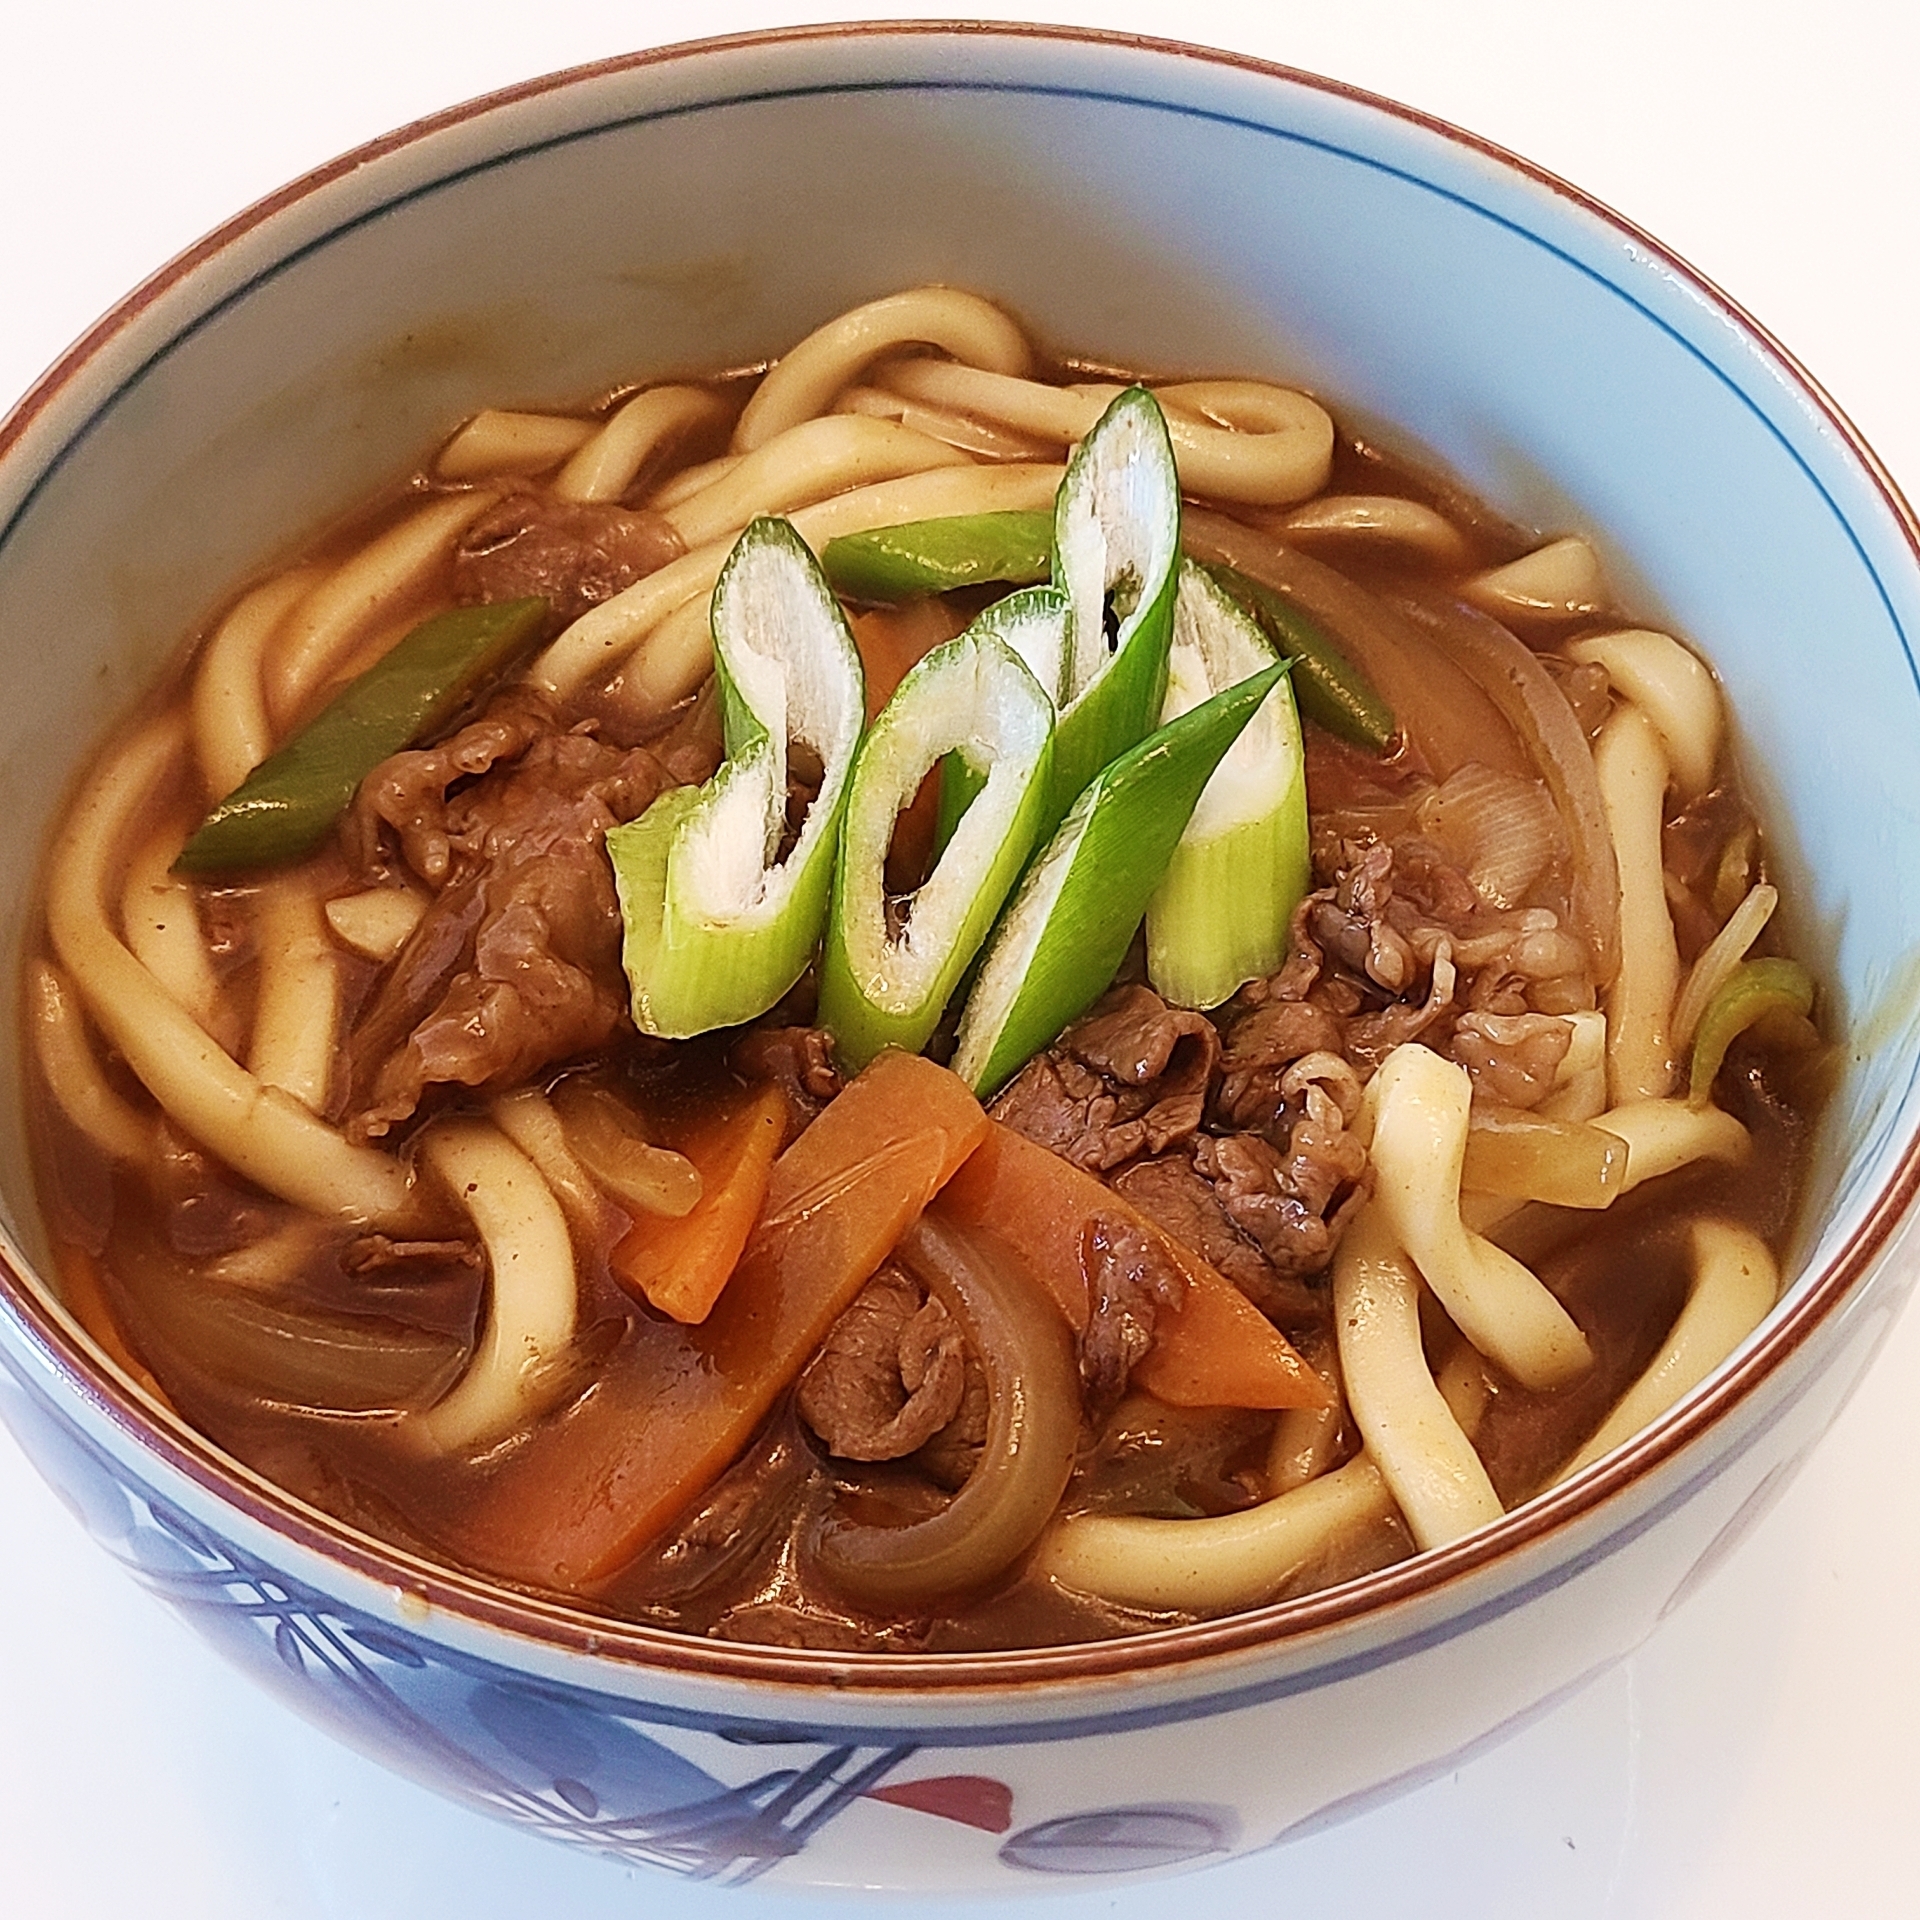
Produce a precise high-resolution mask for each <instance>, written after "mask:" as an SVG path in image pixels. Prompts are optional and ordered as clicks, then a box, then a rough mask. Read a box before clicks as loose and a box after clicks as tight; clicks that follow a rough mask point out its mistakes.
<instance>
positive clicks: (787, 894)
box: [607, 519, 866, 1039]
mask: <svg viewBox="0 0 1920 1920" xmlns="http://www.w3.org/2000/svg"><path fill="white" fill-rule="evenodd" d="M712 618H713V655H714V676H715V679H716V681H717V683H718V686H719V690H720V703H721V715H722V722H723V725H724V728H725V733H726V747H727V757H726V759H725V761H724V762H722V764H721V767H720V770H719V771H718V772H717V773H716V774H715V775H714V776H713V778H712V779H711V780H709V781H708V782H707V783H706V785H705V786H703V787H697V788H696V787H680V788H676V789H675V790H674V791H672V792H670V793H666V794H663V795H662V796H661V797H660V798H659V799H658V800H656V801H655V802H654V803H653V805H652V806H651V807H649V808H648V809H647V811H646V812H645V813H644V814H642V815H641V816H640V818H639V819H638V820H635V821H634V822H632V823H631V824H630V825H628V826H624V827H616V828H614V829H613V831H612V832H610V833H609V834H608V835H607V852H608V854H609V855H610V856H611V858H612V861H613V872H614V881H615V884H616V886H617V888H618V890H619V895H620V912H621V917H622V919H623V920H624V922H625V927H626V939H625V946H624V951H623V954H622V958H623V960H624V962H625V965H626V969H627V980H628V983H629V985H630V986H631V987H632V990H633V1018H634V1023H635V1024H636V1025H637V1026H638V1027H639V1028H640V1029H641V1031H642V1032H644V1033H653V1034H662V1035H665V1036H667V1037H669V1038H674V1039H684V1038H686V1037H687V1036H689V1035H692V1034H696V1033H706V1032H709V1031H710V1030H711V1029H713V1028H715V1027H731V1026H738V1025H739V1024H740V1023H741V1022H742V1021H745V1020H751V1019H753V1018H755V1017H756V1016H757V1015H759V1014H762V1013H764V1012H766V1010H767V1009H768V1008H769V1007H771V1006H772V1005H773V1004H774V1003H775V1002H776V1001H777V1000H778V999H779V998H780V997H781V996H782V995H783V994H784V993H786V992H787V990H788V989H789V988H790V987H791V986H792V985H793V984H794V982H795V981H796V980H798V979H799V978H800V976H801V974H802V973H804V972H805V971H806V967H807V963H808V961H809V960H811V959H812V957H813V953H814V949H815V947H816V946H817V945H818V944H819V940H820V934H821V929H822V927H823V925H824V924H825V921H826V917H827V898H828V889H829V887H830V884H831V882H832V878H833V862H834V854H835V851H836V848H837V845H838V842H839V836H840V817H841V813H842V811H843V808H844V805H845V800H846V790H847V780H848V775H849V772H850V770H851V767H852V763H853V754H854V749H855V747H856V746H857V745H858V744H859V740H860V733H861V727H862V722H863V717H864V715H865V712H866V692H865V682H864V679H863V677H862V674H861V670H860V656H859V653H858V652H857V651H856V649H855V647H854V644H853V636H852V634H850V633H849V632H848V630H847V623H846V618H845V616H844V615H843V614H842V613H841V611H840V604H839V602H838V601H837V600H835V598H834V597H833V592H832V590H831V589H830V588H829V587H828V585H827V583H826V580H825V578H824V577H823V576H822V574H821V572H820V568H819V565H818V563H817V562H816V561H815V560H814V557H813V555H812V554H811V553H810V552H809V551H808V549H807V546H806V543H805V542H804V541H803V540H802V539H801V538H800V536H799V534H797V533H796V532H795V531H794V530H793V528H792V526H791V525H789V524H788V522H786V521H785V520H767V519H762V520H756V521H754V523H753V524H752V525H751V526H750V527H748V528H747V530H746V532H745V533H743V534H742V535H741V536H740V539H739V541H738V543H737V544H736V545H735V547H734V549H733V552H732V553H731V554H730V555H729V556H728V558H727V563H726V565H725V567H724V568H723V569H722V570H721V573H720V578H719V580H718V581H717V582H716V584H715V586H714V590H713V615H712ZM794 742H797V743H799V744H800V745H801V746H803V747H804V748H806V749H807V750H808V751H809V752H810V753H811V755H812V756H814V757H815V758H816V759H817V760H818V762H819V764H820V767H821V779H820V786H819V790H818V791H817V793H816V794H815V795H814V797H813V801H812V803H811V804H810V805H809V807H808V808H807V811H806V816H805V818H804V820H803V821H802V822H801V825H800V830H799V833H798V836H797V837H796V838H795V840H794V843H793V845H792V847H791V848H790V849H789V850H788V852H787V853H786V854H785V856H784V857H782V855H781V851H780V849H781V842H782V840H783V838H784V837H785V835H786V831H787V787H788V749H789V745H790V743H794Z"/></svg>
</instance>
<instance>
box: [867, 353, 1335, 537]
mask: <svg viewBox="0 0 1920 1920" xmlns="http://www.w3.org/2000/svg"><path fill="white" fill-rule="evenodd" d="M876 384H877V385H879V386H881V387H884V388H886V389H887V390H888V391H889V392H893V393H899V394H903V395H905V396H906V397H907V398H909V399H913V400H922V401H925V402H927V403H928V404H930V405H933V406H939V407H948V408H952V409H954V410H956V411H958V412H962V413H972V414H976V415H978V416H979V417H980V418H981V419H984V420H991V421H997V422H998V423H1000V424H1001V425H1003V426H1007V427H1011V428H1012V429H1014V430H1015V431H1016V432H1019V433H1027V434H1032V435H1034V436H1035V437H1036V438H1038V439H1042V440H1049V441H1052V442H1053V443H1054V444H1056V445H1058V446H1063V447H1064V446H1068V445H1071V444H1072V443H1073V442H1075V441H1077V440H1080V439H1082V438H1084V437H1085V435H1086V434H1087V432H1088V431H1089V430H1090V429H1091V428H1092V426H1093V424H1094V422H1095V421H1097V420H1098V419H1099V418H1100V416H1101V414H1103V413H1104V412H1105V411H1106V410H1107V406H1108V404H1109V403H1110V402H1111V401H1112V400H1113V398H1114V396H1115V395H1116V394H1118V393H1119V392H1120V388H1119V387H1117V386H1114V385H1112V384H1110V383H1105V382H1094V383H1090V384H1088V385H1085V386H1074V387H1054V386H1049V385H1047V384H1046V383H1045V382H1044V381H1039V380H1021V379H1014V378H1011V377H1009V376H1007V375H1004V374H997V373H988V372H983V371H981V370H979V369H977V368H974V367H962V366H955V365H954V364H952V363H951V362H949V361H943V360H904V361H901V362H900V363H899V364H898V365H897V366H891V367H886V368H883V369H882V370H881V372H880V373H879V375H878V376H877V377H876ZM1155 391H1156V393H1157V394H1158V395H1159V396H1160V397H1161V398H1162V399H1163V400H1164V401H1165V402H1166V403H1167V404H1166V407H1165V412H1166V416H1167V433H1168V436H1169V438H1170V439H1171V440H1172V441H1173V457H1174V464H1175V465H1176V466H1177V467H1178V468H1179V472H1180V484H1181V486H1182V487H1183V488H1184V489H1185V490H1186V491H1187V492H1189V493H1200V494H1205V495H1207V496H1208V497H1209V498H1210V499H1215V500H1232V501H1237V502H1240V503H1242V504H1244V505H1249V506H1272V507H1280V506H1291V505H1292V504H1293V503H1294V502H1295V501H1298V500H1305V499H1307V498H1309V497H1310V496H1311V495H1313V494H1316V493H1318V492H1319V491H1320V489H1321V488H1322V487H1324V486H1325V485H1326V483H1327V473H1328V470H1329V467H1330V465H1331V462H1332V458H1333V420H1332V417H1331V416H1330V415H1329V414H1328V413H1327V411H1326V409H1325V408H1324V407H1322V406H1321V405H1320V404H1319V403H1318V402H1317V401H1315V400H1312V399H1309V398H1308V396H1307V395H1306V394H1304V393H1296V392H1295V391H1294V390H1293V389H1292V388H1290V387H1277V386H1273V385H1271V384H1269V383H1268V382H1266V381H1260V380H1192V381H1186V382H1184V383H1182V384H1179V385H1175V386H1169V387H1164V388H1158V389H1156V390H1155ZM1228 423H1230V424H1228Z"/></svg>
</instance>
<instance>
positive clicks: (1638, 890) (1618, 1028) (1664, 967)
mask: <svg viewBox="0 0 1920 1920" xmlns="http://www.w3.org/2000/svg"><path fill="white" fill-rule="evenodd" d="M1593 764H1594V771H1595V773H1596V774H1597V775H1598V776H1599V781H1600V798H1601V802H1602V804H1603V805H1604V806H1605V808H1606V814H1607V826H1608V829H1609V831H1610V832H1611V833H1612V836H1613V851H1614V859H1615V861H1616V863H1617V865H1618V867H1619V873H1620V970H1619V973H1618V975H1617V976H1616V977H1615V979H1614V981H1613V983H1612V985H1611V986H1610V987H1609V988H1608V989H1607V996H1606V1009H1607V1086H1608V1091H1609V1092H1610V1094H1611V1095H1612V1098H1613V1101H1614V1104H1615V1105H1618V1104H1619V1103H1620V1102H1622V1101H1626V1100H1658V1099H1661V1098H1663V1097H1664V1096H1665V1095H1666V1094H1668V1093H1670V1092H1671V1091H1672V1089H1673V1081H1674V1053H1673V1038H1672V1032H1671V1027H1672V1020H1673V1003H1674V996H1675V994H1676V992H1677V990H1678V988H1679V984H1680V952H1679V948H1678V947H1677V946H1676V945H1675V944H1674V937H1673V919H1672V916H1671V915H1670V914H1669V912H1668V911H1667V892H1666V878H1665V874H1666V869H1665V865H1664V856H1663V851H1662V845H1661V826H1662V816H1663V808H1664V804H1665V797H1666V791H1667V756H1666V752H1665V749H1664V748H1663V747H1662V746H1661V744H1660V736H1659V733H1658V732H1657V731H1656V730H1655V728H1654V725H1653V722H1652V721H1651V720H1649V719H1648V718H1647V717H1646V715H1645V714H1643V713H1642V712H1641V711H1640V710H1639V708H1637V707H1631V706H1628V707H1621V708H1619V709H1618V710H1617V711H1616V712H1615V713H1614V714H1613V716H1612V718H1611V719H1609V720H1608V722H1607V724H1606V726H1605V727H1604V728H1602V729H1601V733H1600V740H1599V744H1598V745H1597V746H1596V747H1595V748H1594V755H1593Z"/></svg>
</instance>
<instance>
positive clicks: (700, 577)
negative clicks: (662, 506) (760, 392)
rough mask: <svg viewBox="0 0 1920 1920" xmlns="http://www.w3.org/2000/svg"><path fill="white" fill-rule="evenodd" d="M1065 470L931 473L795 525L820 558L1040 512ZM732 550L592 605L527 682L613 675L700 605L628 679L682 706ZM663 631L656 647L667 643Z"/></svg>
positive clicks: (822, 506) (658, 700)
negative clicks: (824, 552)
mask: <svg viewBox="0 0 1920 1920" xmlns="http://www.w3.org/2000/svg"><path fill="white" fill-rule="evenodd" d="M1063 471H1064V469H1062V468H1060V467H1053V466H1005V467H988V466H973V465H965V466H957V467H934V468H930V469H929V470H928V471H927V472H925V473H912V474H908V475H907V476H906V477H905V478H904V479H900V480H883V481H881V482H880V484H879V485H878V486H872V487H859V488H856V489H855V490H854V491H853V492H851V493H843V494H840V495H839V496H838V497H837V498H835V499H832V500H822V501H820V502H819V503H818V504H817V505H815V506H811V507H802V508H800V509H799V510H798V511H797V512H795V513H794V514H793V515H792V516H791V518H792V520H793V524H794V526H795V527H796V528H798V530H799V533H800V537H801V538H802V539H803V540H805V541H806V543H807V544H808V545H809V546H810V547H812V548H813V549H814V551H815V552H816V553H817V552H819V550H820V549H821V548H822V547H823V546H825V545H826V543H827V542H828V541H829V540H833V539H837V538H838V537H839V536H840V535H841V534H844V533H866V532H869V531H871V530H872V529H873V528H874V527H891V526H897V525H899V524H900V523H902V522H903V521H908V520H934V519H939V518H942V517H944V516H946V515H949V514H960V513H996V512H1002V511H1009V510H1024V511H1027V512H1037V511H1040V510H1042V509H1044V508H1047V507H1050V506H1052V504H1053V496H1054V494H1055V493H1056V492H1057V491H1058V490H1059V486H1060V480H1061V475H1062V473H1063ZM731 551H732V543H731V542H729V541H720V540H716V541H715V542H714V543H713V544H712V545H711V546H705V547H701V548H699V549H698V550H697V551H695V552H693V553H689V554H687V555H685V556H684V557H683V558H681V559H679V560H675V561H672V562H670V563H669V564H668V565H666V566H664V567H662V568H661V569H660V570H659V571H658V572H657V573H650V574H648V575H647V577H646V578H645V579H644V580H636V581H635V582H634V584H633V585H632V586H630V587H628V588H627V589H626V591H625V592H624V593H617V594H615V595H614V596H613V598H612V599H611V600H603V601H602V602H601V603H600V604H599V606H597V607H591V608H589V609H588V610H587V612H585V613H583V614H582V615H581V616H580V618H579V619H578V620H576V621H575V622H574V623H573V625H572V626H570V627H569V628H568V629H567V630H566V631H565V632H564V633H563V634H561V635H560V637H559V638H558V639H557V640H555V641H554V643H553V644H552V645H551V646H550V647H548V648H547V650H546V652H544V653H543V654H541V655H540V657H539V658H538V659H537V660H535V661H534V663H533V665H532V667H531V668H530V669H529V671H528V676H527V677H528V678H529V679H530V680H531V681H532V682H533V683H534V684H535V685H536V686H539V687H544V688H545V689H546V690H547V691H548V692H549V693H553V694H557V695H560V696H563V697H564V696H565V695H567V694H570V693H572V692H573V691H574V690H575V689H577V688H578V687H580V686H582V685H583V684H585V682H586V681H588V680H590V679H592V678H593V677H594V676H596V675H598V674H605V673H610V672H611V671H612V670H613V669H614V668H615V667H616V666H618V665H619V664H620V662H621V661H622V660H624V659H625V658H626V657H627V655H628V654H630V653H632V652H633V650H634V649H635V648H636V647H638V646H639V645H640V643H641V642H642V641H643V640H646V639H647V638H648V637H649V636H650V635H653V634H654V633H655V630H656V629H658V628H661V626H662V623H663V622H664V621H665V620H666V619H667V617H668V616H669V615H670V614H673V613H676V612H677V611H678V610H679V609H680V608H682V607H684V606H685V605H686V604H687V603H688V602H689V601H692V600H698V601H699V602H700V605H701V612H700V614H699V615H698V616H697V618H696V617H693V616H690V617H689V619H688V621H687V622H686V623H685V625H684V626H682V627H676V629H675V632H676V635H677V636H678V644H676V645H675V646H673V647H668V646H665V645H662V644H655V645H650V646H649V647H648V648H647V649H646V651H645V652H644V653H643V654H642V655H641V657H640V658H639V659H638V660H636V661H635V662H634V663H633V665H632V667H631V668H630V669H629V672H628V679H629V691H630V693H631V695H632V697H633V698H634V700H635V701H636V704H637V705H638V706H639V707H640V708H641V709H642V710H651V711H656V712H657V711H664V710H665V709H666V708H667V707H670V706H672V705H673V704H674V702H675V701H677V700H683V699H685V697H686V696H687V695H688V694H689V693H691V692H692V691H693V690H694V688H696V687H697V686H698V685H699V684H700V682H701V681H702V680H704V679H705V678H706V677H707V674H708V673H709V671H710V670H711V669H712V666H713V648H712V640H711V636H710V634H709V632H708V629H707V622H706V617H705V605H706V601H707V599H708V597H709V596H710V595H711V593H712V591H713V583H714V581H715V580H717V579H718V578H719V577H720V569H721V568H722V567H723V566H724V565H725V564H726V559H727V555H728V553H729V552H731ZM666 637H667V636H666V635H665V633H664V632H662V633H661V634H660V635H659V639H660V640H661V641H664V640H665V639H666Z"/></svg>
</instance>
